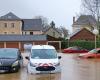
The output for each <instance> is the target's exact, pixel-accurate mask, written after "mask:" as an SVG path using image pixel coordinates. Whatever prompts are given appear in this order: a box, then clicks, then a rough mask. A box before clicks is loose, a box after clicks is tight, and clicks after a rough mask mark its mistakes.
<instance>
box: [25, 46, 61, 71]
mask: <svg viewBox="0 0 100 80" xmlns="http://www.w3.org/2000/svg"><path fill="white" fill-rule="evenodd" d="M60 58H61V56H58V55H57V52H56V50H55V48H54V47H53V46H50V45H34V46H32V49H31V53H30V55H29V57H28V56H27V57H26V59H28V60H29V62H28V66H27V71H28V73H48V72H50V73H56V72H61V67H60V61H59V59H60Z"/></svg>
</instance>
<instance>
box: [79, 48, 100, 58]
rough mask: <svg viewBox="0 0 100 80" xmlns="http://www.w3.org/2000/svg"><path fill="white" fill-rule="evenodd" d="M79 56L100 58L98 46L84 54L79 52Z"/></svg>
mask: <svg viewBox="0 0 100 80" xmlns="http://www.w3.org/2000/svg"><path fill="white" fill-rule="evenodd" d="M79 57H82V58H100V48H97V49H93V50H91V51H89V52H88V53H85V54H80V55H79Z"/></svg>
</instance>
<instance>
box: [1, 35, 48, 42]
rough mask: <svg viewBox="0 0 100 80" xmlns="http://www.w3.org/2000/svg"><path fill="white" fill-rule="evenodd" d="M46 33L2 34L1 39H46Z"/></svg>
mask: <svg viewBox="0 0 100 80" xmlns="http://www.w3.org/2000/svg"><path fill="white" fill-rule="evenodd" d="M44 40H47V36H46V35H0V41H44Z"/></svg>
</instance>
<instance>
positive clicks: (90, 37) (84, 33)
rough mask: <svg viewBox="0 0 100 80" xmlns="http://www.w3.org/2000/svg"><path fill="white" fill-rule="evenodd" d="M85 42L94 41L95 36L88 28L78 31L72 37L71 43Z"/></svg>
mask: <svg viewBox="0 0 100 80" xmlns="http://www.w3.org/2000/svg"><path fill="white" fill-rule="evenodd" d="M76 40H84V41H94V40H95V35H94V34H93V33H92V32H91V31H89V30H88V29H86V28H83V29H80V30H77V31H76V32H74V33H72V34H71V35H70V41H76Z"/></svg>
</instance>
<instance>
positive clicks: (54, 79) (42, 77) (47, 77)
mask: <svg viewBox="0 0 100 80" xmlns="http://www.w3.org/2000/svg"><path fill="white" fill-rule="evenodd" d="M28 80H61V74H60V73H59V74H36V75H29V76H28Z"/></svg>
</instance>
